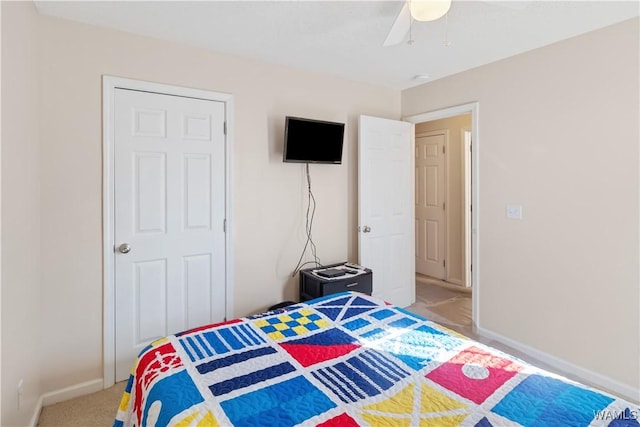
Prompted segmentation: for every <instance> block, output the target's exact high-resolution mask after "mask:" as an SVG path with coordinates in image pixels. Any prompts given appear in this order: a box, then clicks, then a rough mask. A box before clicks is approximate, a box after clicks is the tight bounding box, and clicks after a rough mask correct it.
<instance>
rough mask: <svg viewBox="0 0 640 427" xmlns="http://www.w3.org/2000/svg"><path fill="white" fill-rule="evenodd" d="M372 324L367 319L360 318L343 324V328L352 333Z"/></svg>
mask: <svg viewBox="0 0 640 427" xmlns="http://www.w3.org/2000/svg"><path fill="white" fill-rule="evenodd" d="M370 324H371V322H369V321H368V320H367V319H363V318H358V319H354V320H351V321H349V322H347V323H345V324H343V325H342V326H344V327H345V328H347V329H348V330H350V331H357V330H358V329H361V328H364V327H365V326H369V325H370Z"/></svg>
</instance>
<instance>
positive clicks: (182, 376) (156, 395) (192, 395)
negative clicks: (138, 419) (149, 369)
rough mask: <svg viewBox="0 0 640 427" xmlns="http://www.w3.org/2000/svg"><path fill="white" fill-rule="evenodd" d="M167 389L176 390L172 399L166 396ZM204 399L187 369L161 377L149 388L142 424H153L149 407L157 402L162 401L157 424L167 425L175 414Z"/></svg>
mask: <svg viewBox="0 0 640 427" xmlns="http://www.w3.org/2000/svg"><path fill="white" fill-rule="evenodd" d="M166 390H174V391H175V393H173V394H172V395H171V399H167V398H166ZM203 401H204V398H203V397H202V395H201V394H200V390H198V388H197V387H196V385H195V384H194V383H193V380H191V377H190V376H189V373H187V371H186V370H183V371H179V372H176V373H174V374H172V375H171V376H168V377H165V378H163V379H161V380H160V381H158V382H157V383H155V384H154V385H153V387H151V389H150V390H149V392H148V394H147V399H146V401H145V407H144V412H143V415H142V425H150V424H151V423H150V422H149V420H148V416H149V408H150V407H151V405H152V404H153V403H155V402H158V403H161V406H160V411H159V413H158V419H157V421H156V424H155V425H158V426H166V425H169V421H171V419H172V418H173V417H174V416H176V415H178V414H179V413H180V412H182V411H184V408H190V407H192V406H193V405H196V404H198V403H200V402H203Z"/></svg>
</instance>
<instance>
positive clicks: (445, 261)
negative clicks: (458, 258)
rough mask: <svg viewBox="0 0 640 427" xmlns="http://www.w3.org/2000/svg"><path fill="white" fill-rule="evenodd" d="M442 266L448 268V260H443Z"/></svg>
mask: <svg viewBox="0 0 640 427" xmlns="http://www.w3.org/2000/svg"><path fill="white" fill-rule="evenodd" d="M442 266H443V267H444V268H447V260H446V259H443V260H442Z"/></svg>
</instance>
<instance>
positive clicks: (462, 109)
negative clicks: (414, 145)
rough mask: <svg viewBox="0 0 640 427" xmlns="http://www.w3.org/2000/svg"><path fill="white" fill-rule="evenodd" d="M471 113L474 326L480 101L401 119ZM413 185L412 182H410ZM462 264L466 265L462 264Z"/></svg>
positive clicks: (476, 321) (475, 315)
mask: <svg viewBox="0 0 640 427" xmlns="http://www.w3.org/2000/svg"><path fill="white" fill-rule="evenodd" d="M466 113H471V141H472V145H473V149H472V150H471V206H473V210H472V211H471V224H472V228H471V263H469V260H468V259H467V260H466V261H465V263H466V264H467V265H472V266H473V269H472V270H471V283H472V286H473V292H472V293H471V305H472V313H471V318H472V321H473V325H474V327H476V328H478V327H480V319H481V318H480V280H479V277H480V256H479V255H480V251H479V247H480V245H479V242H480V227H479V224H480V204H479V200H480V191H479V189H480V180H479V176H480V168H479V163H480V161H479V158H480V156H479V152H480V138H479V127H480V126H479V123H480V114H479V113H480V103H479V102H477V101H475V102H470V103H468V104H462V105H457V106H453V107H448V108H443V109H439V110H433V111H429V112H426V113H421V114H416V115H411V116H405V117H403V119H402V120H405V121H407V122H410V123H413V124H416V123H422V122H429V121H433V120H439V119H446V118H449V117H453V116H459V115H461V114H466ZM414 185H415V184H414ZM465 267H466V266H465Z"/></svg>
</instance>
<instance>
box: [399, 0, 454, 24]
mask: <svg viewBox="0 0 640 427" xmlns="http://www.w3.org/2000/svg"><path fill="white" fill-rule="evenodd" d="M450 7H451V0H409V8H410V10H411V16H412V17H413V19H415V20H416V21H422V22H428V21H435V20H436V19H438V18H442V17H443V16H444V15H445V14H446V13H447V12H448V11H449V8H450Z"/></svg>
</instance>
